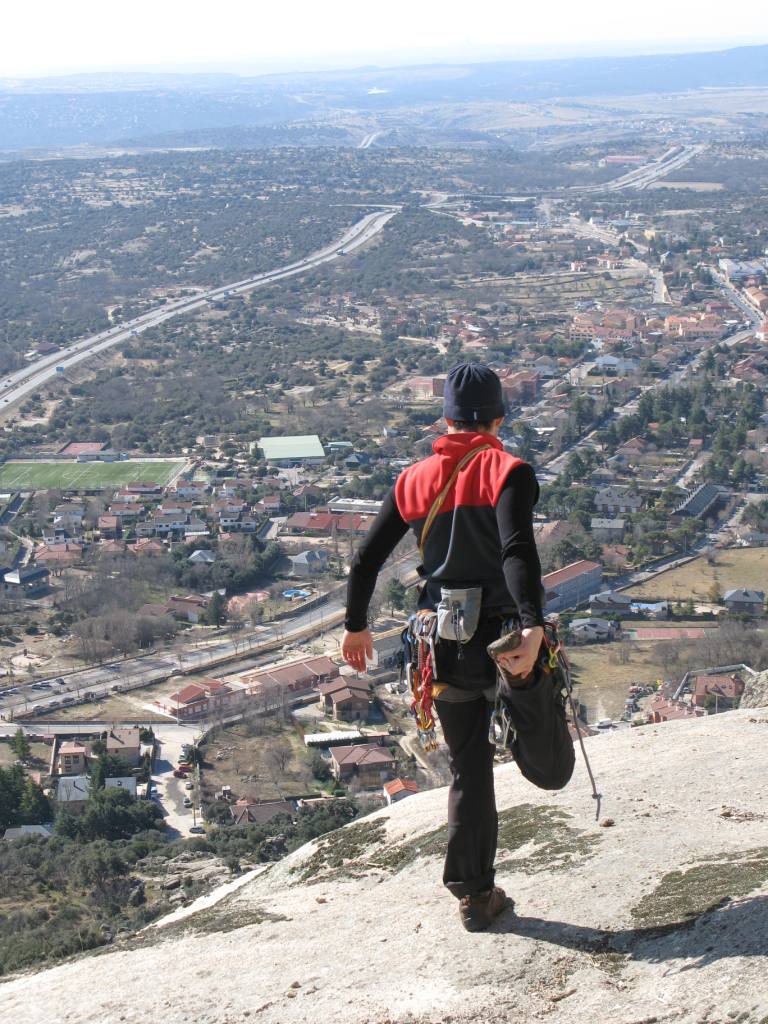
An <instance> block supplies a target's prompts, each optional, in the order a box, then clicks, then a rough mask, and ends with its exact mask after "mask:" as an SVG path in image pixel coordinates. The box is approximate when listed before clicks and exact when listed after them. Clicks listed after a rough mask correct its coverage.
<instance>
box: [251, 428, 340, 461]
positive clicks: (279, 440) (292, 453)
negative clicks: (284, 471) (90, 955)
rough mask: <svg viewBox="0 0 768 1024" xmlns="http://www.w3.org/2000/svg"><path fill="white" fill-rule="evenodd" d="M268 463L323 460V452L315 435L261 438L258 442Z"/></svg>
mask: <svg viewBox="0 0 768 1024" xmlns="http://www.w3.org/2000/svg"><path fill="white" fill-rule="evenodd" d="M259 448H261V451H262V454H263V455H264V458H265V459H267V460H268V461H273V460H275V461H282V460H283V459H285V460H287V461H290V460H291V459H324V458H325V450H324V449H323V446H322V444H320V438H319V437H318V436H317V434H296V435H294V436H289V437H262V438H261V440H260V441H259Z"/></svg>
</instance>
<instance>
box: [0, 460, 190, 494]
mask: <svg viewBox="0 0 768 1024" xmlns="http://www.w3.org/2000/svg"><path fill="white" fill-rule="evenodd" d="M183 466H184V462H130V461H129V462H7V463H6V464H5V465H3V466H0V491H33V490H45V489H47V488H49V487H53V488H60V489H61V490H97V489H98V488H101V487H120V486H122V485H123V484H127V483H131V482H132V481H134V480H141V481H142V482H152V483H157V484H162V485H165V484H167V483H168V481H169V480H171V479H172V477H173V476H174V475H175V474H176V473H178V472H179V471H180V470H181V469H182V468H183Z"/></svg>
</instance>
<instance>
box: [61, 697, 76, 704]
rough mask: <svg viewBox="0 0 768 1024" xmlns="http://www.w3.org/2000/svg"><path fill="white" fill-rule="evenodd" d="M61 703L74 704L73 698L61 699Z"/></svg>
mask: <svg viewBox="0 0 768 1024" xmlns="http://www.w3.org/2000/svg"><path fill="white" fill-rule="evenodd" d="M61 703H62V704H74V703H75V698H74V697H62V698H61Z"/></svg>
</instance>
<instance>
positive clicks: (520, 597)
mask: <svg viewBox="0 0 768 1024" xmlns="http://www.w3.org/2000/svg"><path fill="white" fill-rule="evenodd" d="M538 500H539V482H538V480H537V479H536V474H535V473H534V471H533V467H532V466H529V465H528V463H525V464H524V465H522V466H518V467H517V469H514V470H513V471H512V472H511V473H510V474H509V476H508V478H507V482H506V483H505V484H504V487H503V489H502V491H501V495H500V496H499V501H498V503H497V505H496V523H497V525H498V528H499V538H500V540H501V564H502V568H503V570H504V580H505V581H506V584H507V590H508V591H509V593H510V594H511V596H512V599H513V600H514V602H515V604H516V605H517V611H518V615H519V616H520V621H521V623H522V625H523V627H524V628H526V627H529V626H543V625H544V613H543V610H542V597H543V588H542V585H541V562H540V561H539V553H538V551H537V550H536V540H535V538H534V535H533V508H534V505H535V504H536V502H537V501H538Z"/></svg>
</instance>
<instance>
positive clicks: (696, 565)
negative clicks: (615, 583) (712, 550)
mask: <svg viewBox="0 0 768 1024" xmlns="http://www.w3.org/2000/svg"><path fill="white" fill-rule="evenodd" d="M766 580H768V548H726V549H724V550H718V551H717V553H716V564H715V565H708V564H707V560H706V558H704V557H701V558H697V559H695V560H694V561H692V562H688V563H687V564H686V565H681V566H679V567H678V568H677V569H670V570H669V572H662V573H659V575H658V576H655V577H654V578H653V579H652V580H648V582H647V583H638V584H637V585H636V586H634V587H629V588H628V589H627V590H625V591H624V593H625V594H630V595H631V596H632V597H640V596H642V597H644V598H648V599H649V600H656V601H663V600H670V601H675V600H677V599H678V598H681V599H682V600H686V599H687V598H689V597H692V598H693V599H694V600H696V599H702V600H708V598H709V594H710V591H711V590H712V588H713V587H717V589H718V590H719V591H720V593H721V594H724V593H725V592H726V591H728V590H732V589H734V588H736V587H746V588H747V589H754V590H765V589H766V587H765V585H766Z"/></svg>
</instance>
